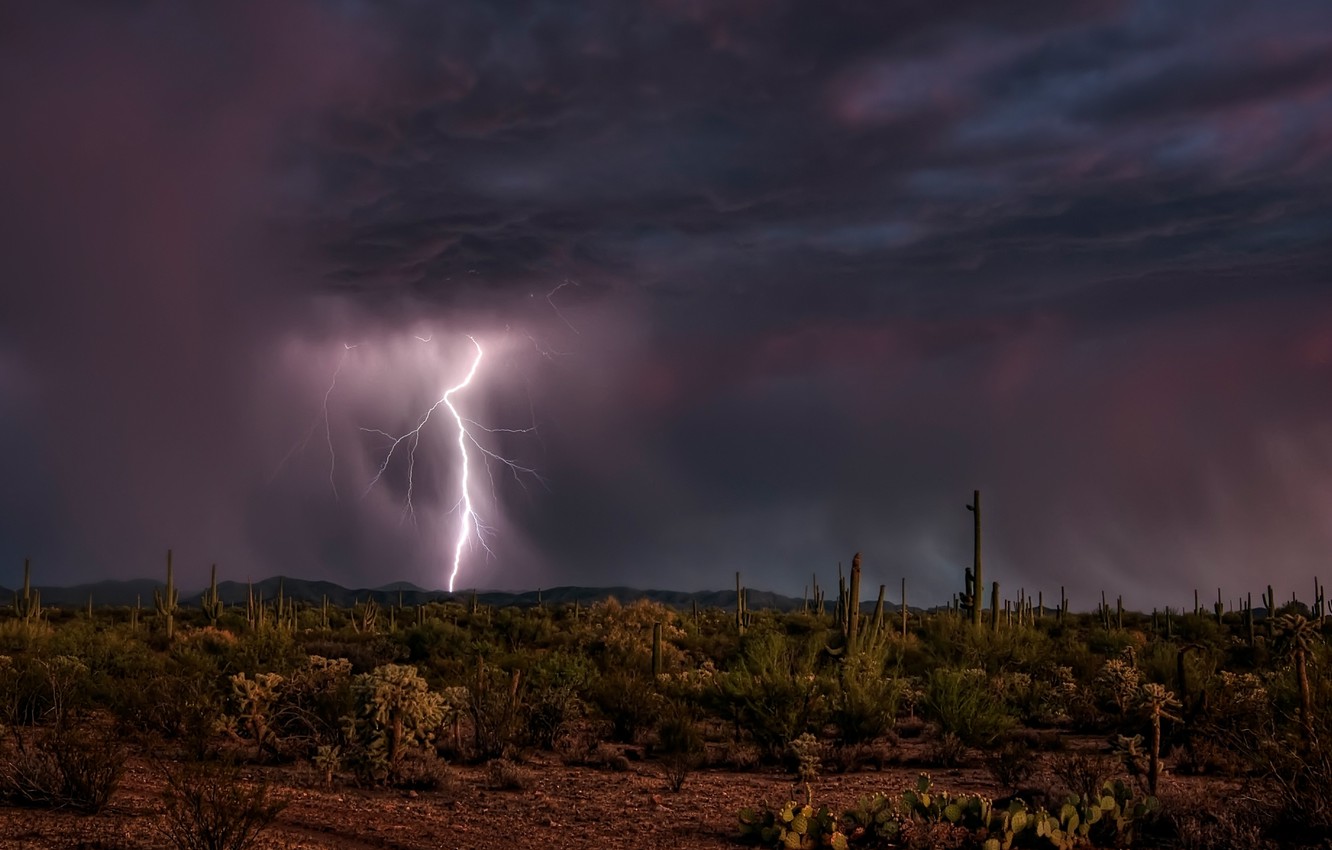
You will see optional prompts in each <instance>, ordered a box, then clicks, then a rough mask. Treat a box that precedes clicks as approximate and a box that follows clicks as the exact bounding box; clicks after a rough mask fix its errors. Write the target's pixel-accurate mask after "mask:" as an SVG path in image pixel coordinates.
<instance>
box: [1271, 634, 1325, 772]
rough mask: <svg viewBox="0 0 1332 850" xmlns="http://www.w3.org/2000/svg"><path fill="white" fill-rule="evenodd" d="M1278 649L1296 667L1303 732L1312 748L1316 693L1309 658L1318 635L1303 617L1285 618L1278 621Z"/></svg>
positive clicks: (1306, 741) (1301, 728)
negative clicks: (1310, 672)
mask: <svg viewBox="0 0 1332 850" xmlns="http://www.w3.org/2000/svg"><path fill="white" fill-rule="evenodd" d="M1276 634H1277V649H1278V650H1279V651H1280V652H1281V653H1282V654H1283V655H1285V656H1286V657H1288V658H1290V660H1291V661H1292V662H1293V663H1294V665H1295V678H1296V682H1297V683H1298V685H1299V688H1300V731H1301V733H1302V734H1303V736H1304V743H1305V745H1306V746H1313V739H1314V723H1313V693H1312V691H1311V689H1310V687H1309V666H1308V662H1309V658H1310V657H1311V656H1312V655H1313V648H1314V643H1315V641H1317V640H1318V633H1317V632H1316V631H1315V630H1314V626H1313V623H1310V622H1309V621H1308V620H1307V619H1305V618H1304V617H1303V616H1302V615H1300V614H1282V615H1281V616H1280V617H1277V619H1276Z"/></svg>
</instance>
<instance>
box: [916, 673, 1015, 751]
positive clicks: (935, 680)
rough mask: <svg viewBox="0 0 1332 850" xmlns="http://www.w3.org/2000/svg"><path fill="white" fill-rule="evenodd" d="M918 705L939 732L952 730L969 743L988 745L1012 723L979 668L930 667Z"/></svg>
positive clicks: (965, 742) (1004, 706)
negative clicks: (922, 696)
mask: <svg viewBox="0 0 1332 850" xmlns="http://www.w3.org/2000/svg"><path fill="white" fill-rule="evenodd" d="M921 708H922V712H923V714H924V715H925V717H926V719H928V720H933V721H934V722H935V723H937V724H938V725H939V729H940V731H941V732H942V733H944V734H948V733H952V734H954V735H956V736H957V737H958V738H959V739H961V741H962V742H963V743H964V744H966V745H967V746H970V747H988V746H990V745H991V744H993V743H994V742H995V740H997V739H998V738H999V736H1000V735H1002V734H1004V733H1005V732H1007V731H1008V730H1009V729H1011V728H1012V727H1013V724H1014V718H1013V716H1012V715H1011V714H1010V713H1009V711H1008V708H1007V706H1006V705H1005V704H1004V702H1003V700H1002V699H998V698H997V696H996V694H994V693H993V691H992V690H991V689H990V687H989V681H988V679H987V677H986V676H985V673H984V672H983V671H981V670H948V669H939V670H933V671H931V672H930V674H929V676H928V677H927V678H926V680H925V694H924V700H923V703H922V706H921Z"/></svg>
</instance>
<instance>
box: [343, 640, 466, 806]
mask: <svg viewBox="0 0 1332 850" xmlns="http://www.w3.org/2000/svg"><path fill="white" fill-rule="evenodd" d="M351 690H352V698H353V700H354V701H355V705H356V711H355V714H354V715H353V716H352V717H351V718H350V719H349V721H350V722H349V724H348V727H349V728H348V729H347V732H348V740H349V742H350V743H351V746H352V751H351V753H350V754H349V755H350V759H349V761H350V763H351V766H352V767H353V768H354V769H356V771H357V773H358V774H359V775H360V776H361V777H362V778H366V779H370V780H372V781H375V782H386V781H387V782H394V781H397V780H398V779H399V777H400V771H401V767H402V761H403V757H404V756H405V755H406V753H407V751H408V750H409V749H411V748H413V747H418V746H423V745H425V744H428V743H429V742H431V741H432V740H433V739H434V737H435V733H436V732H437V731H438V730H439V728H440V725H441V724H442V723H443V720H444V713H445V703H444V698H443V697H442V696H441V695H440V694H438V693H436V692H434V691H432V690H430V687H429V685H427V684H426V681H425V679H422V678H421V674H420V673H418V672H417V671H416V668H415V667H409V666H405V665H399V664H386V665H384V666H383V667H378V668H376V669H375V670H373V671H371V672H369V673H362V674H361V675H359V676H356V677H355V678H354V679H353V680H352V685H351ZM430 754H431V755H433V752H431V753H430Z"/></svg>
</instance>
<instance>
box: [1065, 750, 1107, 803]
mask: <svg viewBox="0 0 1332 850" xmlns="http://www.w3.org/2000/svg"><path fill="white" fill-rule="evenodd" d="M1119 771H1120V761H1119V760H1118V759H1116V758H1115V757H1113V756H1111V755H1109V754H1107V753H1100V752H1091V751H1088V750H1065V751H1063V752H1060V753H1056V754H1055V755H1054V757H1053V758H1052V759H1051V761H1050V772H1051V773H1053V774H1054V777H1055V779H1056V780H1058V781H1059V782H1060V783H1062V785H1063V788H1064V789H1065V790H1066V791H1068V792H1069V793H1070V794H1076V795H1077V796H1078V797H1080V798H1082V799H1084V800H1089V799H1091V798H1092V796H1093V795H1097V794H1099V792H1100V789H1101V788H1102V787H1103V786H1104V785H1105V783H1106V782H1108V781H1110V779H1111V778H1112V777H1114V776H1115V775H1117V774H1118V773H1119Z"/></svg>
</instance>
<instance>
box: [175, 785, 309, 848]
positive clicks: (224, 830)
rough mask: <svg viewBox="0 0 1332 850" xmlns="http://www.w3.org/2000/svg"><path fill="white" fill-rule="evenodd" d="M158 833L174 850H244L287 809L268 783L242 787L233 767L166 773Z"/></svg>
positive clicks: (284, 802)
mask: <svg viewBox="0 0 1332 850" xmlns="http://www.w3.org/2000/svg"><path fill="white" fill-rule="evenodd" d="M164 773H165V776H166V791H165V792H164V794H163V802H164V804H163V810H162V817H161V819H160V820H159V821H158V822H157V824H156V827H157V830H158V832H160V833H161V834H162V836H163V837H164V838H166V840H167V841H169V842H170V843H171V846H173V847H175V848H176V850H246V848H249V847H253V846H255V842H256V841H257V839H258V837H259V834H260V833H262V832H263V831H264V830H265V829H267V828H268V827H269V826H270V825H271V824H272V823H273V821H275V820H276V819H277V816H278V815H279V814H280V813H281V812H282V810H283V809H284V808H286V805H287V801H286V800H284V799H281V798H279V797H277V796H276V795H275V794H274V793H273V792H272V789H271V788H270V787H269V786H268V785H267V783H264V782H259V783H246V782H244V781H243V780H242V777H241V775H240V771H239V770H238V769H237V768H236V767H235V766H234V765H221V766H218V765H209V766H204V765H187V766H184V767H181V768H179V769H175V770H167V771H165V772H164Z"/></svg>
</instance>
